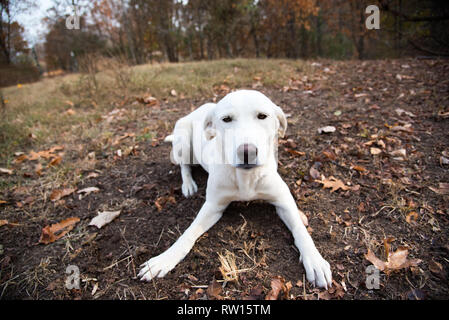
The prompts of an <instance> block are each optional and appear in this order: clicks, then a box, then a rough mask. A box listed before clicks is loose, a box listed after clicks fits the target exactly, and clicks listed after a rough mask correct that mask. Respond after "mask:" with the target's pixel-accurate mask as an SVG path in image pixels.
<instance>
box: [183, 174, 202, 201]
mask: <svg viewBox="0 0 449 320" xmlns="http://www.w3.org/2000/svg"><path fill="white" fill-rule="evenodd" d="M197 191H198V186H197V185H196V183H195V181H193V179H190V180H187V181H184V182H183V183H182V194H183V195H184V197H186V198H188V197H190V196H193V195H194V194H195V192H197Z"/></svg>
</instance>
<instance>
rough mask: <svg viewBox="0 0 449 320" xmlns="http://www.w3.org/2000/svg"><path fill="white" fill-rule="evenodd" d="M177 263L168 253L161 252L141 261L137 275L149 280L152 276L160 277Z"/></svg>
mask: <svg viewBox="0 0 449 320" xmlns="http://www.w3.org/2000/svg"><path fill="white" fill-rule="evenodd" d="M176 264H177V261H175V259H173V257H170V256H169V255H167V254H165V253H162V254H160V255H158V256H157V257H154V258H151V259H150V260H148V261H147V262H145V263H143V264H142V265H141V266H140V267H141V268H142V269H141V270H140V272H139V274H138V277H139V278H140V280H142V281H150V280H151V279H153V278H156V277H158V278H162V277H164V276H165V275H166V274H167V273H168V272H169V271H170V270H172V269H173V268H174V267H175V266H176Z"/></svg>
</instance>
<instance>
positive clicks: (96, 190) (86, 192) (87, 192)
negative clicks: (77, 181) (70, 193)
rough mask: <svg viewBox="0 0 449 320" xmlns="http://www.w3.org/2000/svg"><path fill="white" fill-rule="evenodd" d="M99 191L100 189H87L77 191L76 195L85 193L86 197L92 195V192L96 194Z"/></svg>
mask: <svg viewBox="0 0 449 320" xmlns="http://www.w3.org/2000/svg"><path fill="white" fill-rule="evenodd" d="M98 191H100V189H98V188H97V187H89V188H84V189H81V190H78V191H77V193H85V194H86V195H88V194H90V193H92V192H98Z"/></svg>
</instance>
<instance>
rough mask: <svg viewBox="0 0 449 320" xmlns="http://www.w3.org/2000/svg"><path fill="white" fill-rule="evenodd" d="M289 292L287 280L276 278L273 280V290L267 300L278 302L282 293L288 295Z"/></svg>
mask: <svg viewBox="0 0 449 320" xmlns="http://www.w3.org/2000/svg"><path fill="white" fill-rule="evenodd" d="M290 285H291V284H290ZM290 288H291V287H290ZM289 290H290V289H287V287H286V286H285V279H284V278H282V277H281V276H276V277H274V278H273V279H271V290H270V292H268V294H267V295H266V297H265V300H277V299H278V297H279V294H280V293H281V291H284V293H286V292H288V291H289Z"/></svg>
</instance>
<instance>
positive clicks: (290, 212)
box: [270, 174, 332, 288]
mask: <svg viewBox="0 0 449 320" xmlns="http://www.w3.org/2000/svg"><path fill="white" fill-rule="evenodd" d="M271 181H272V182H273V183H272V184H271V183H270V185H271V186H272V187H271V188H270V196H271V197H272V199H271V200H270V202H271V203H272V204H273V205H274V206H275V207H276V212H277V214H278V215H279V217H280V218H281V220H282V221H283V222H284V223H285V224H286V226H287V228H288V229H289V230H290V231H291V233H292V234H293V238H294V241H295V245H296V247H297V248H298V250H299V252H300V260H301V261H302V263H303V265H304V269H305V270H306V276H307V280H308V281H309V282H311V283H313V284H314V285H317V286H319V287H323V288H328V286H332V272H331V269H330V265H329V263H328V262H327V261H326V260H324V259H323V257H322V256H321V254H320V253H319V252H318V250H317V248H316V247H315V244H314V243H313V240H312V238H311V237H310V235H309V233H308V232H307V229H306V227H305V225H304V223H303V221H302V219H301V216H300V214H299V210H298V207H297V206H296V202H295V199H293V196H292V195H291V193H290V190H289V188H288V186H287V184H286V183H285V182H284V181H283V180H282V178H281V177H280V176H279V175H277V174H276V175H275V177H273V178H272V180H270V182H271Z"/></svg>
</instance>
